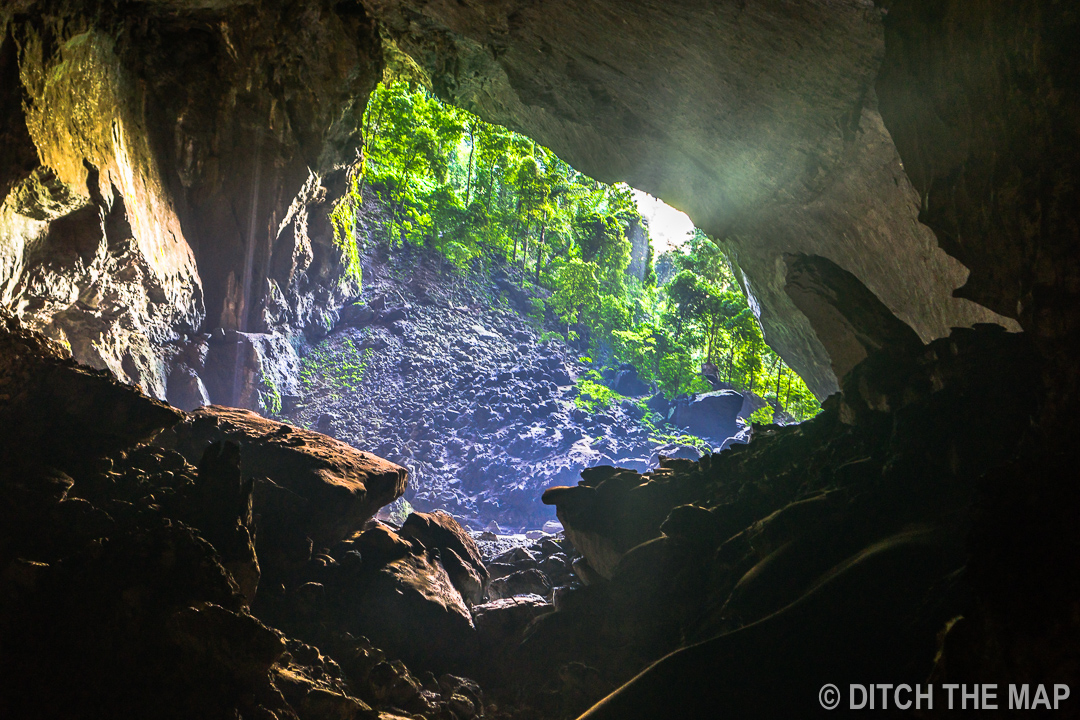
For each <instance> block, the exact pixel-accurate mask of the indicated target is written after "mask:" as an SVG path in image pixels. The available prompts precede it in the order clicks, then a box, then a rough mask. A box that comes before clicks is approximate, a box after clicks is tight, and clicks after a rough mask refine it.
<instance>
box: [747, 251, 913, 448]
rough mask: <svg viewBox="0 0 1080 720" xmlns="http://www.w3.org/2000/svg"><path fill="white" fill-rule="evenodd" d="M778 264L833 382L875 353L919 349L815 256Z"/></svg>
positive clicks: (857, 286)
mask: <svg viewBox="0 0 1080 720" xmlns="http://www.w3.org/2000/svg"><path fill="white" fill-rule="evenodd" d="M784 261H785V263H786V264H787V285H785V287H784V290H785V292H787V294H788V296H789V297H790V298H791V299H792V301H793V302H794V303H795V305H796V306H797V307H798V308H799V310H801V311H802V313H803V314H804V315H805V316H806V317H807V319H808V320H809V321H810V324H811V326H813V328H814V332H816V333H817V336H818V338H819V339H820V340H821V341H822V343H823V344H824V345H825V346H826V347H828V348H830V355H829V357H830V359H831V361H832V367H833V372H834V373H835V374H836V377H837V378H840V379H843V377H844V376H845V375H847V373H848V371H850V370H851V369H852V368H853V367H855V366H856V365H858V364H859V363H860V362H862V361H863V360H864V359H865V358H866V356H867V355H868V354H869V353H871V352H874V351H876V350H883V349H885V350H888V351H890V352H894V353H908V354H914V353H917V352H918V351H919V350H921V349H922V345H923V343H922V340H921V339H920V338H919V336H918V335H917V334H916V333H915V331H914V330H912V329H911V328H910V327H909V326H908V325H907V324H905V323H904V322H903V321H902V320H900V319H898V318H897V317H896V316H895V315H893V314H892V312H891V311H890V310H889V309H888V308H887V307H886V306H885V304H884V303H882V302H881V301H880V300H878V298H877V297H876V296H875V295H874V294H873V293H872V292H870V290H868V289H867V288H866V286H865V285H863V284H862V283H861V282H860V281H859V279H858V278H856V277H855V276H854V275H852V274H851V273H850V272H848V271H847V270H844V269H843V268H841V267H839V266H838V265H836V263H834V262H832V261H831V260H828V259H826V258H823V257H819V256H817V255H803V254H791V255H785V256H784ZM732 434H734V433H732Z"/></svg>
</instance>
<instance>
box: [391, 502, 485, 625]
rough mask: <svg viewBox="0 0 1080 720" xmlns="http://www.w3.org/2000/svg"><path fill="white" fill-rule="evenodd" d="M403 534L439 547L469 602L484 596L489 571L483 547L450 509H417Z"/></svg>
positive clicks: (408, 520) (455, 580)
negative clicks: (451, 513) (449, 511)
mask: <svg viewBox="0 0 1080 720" xmlns="http://www.w3.org/2000/svg"><path fill="white" fill-rule="evenodd" d="M399 534H400V535H401V536H402V537H405V538H412V539H415V540H417V541H419V542H420V543H421V544H422V545H423V546H424V547H426V548H428V549H429V550H438V551H439V552H440V557H441V559H442V564H443V567H444V568H445V570H446V572H447V574H448V575H449V576H450V581H451V582H452V583H453V584H454V587H455V588H457V590H458V592H460V593H461V596H462V597H463V598H464V599H465V601H466V602H467V603H468V604H469V605H474V604H476V603H480V602H482V601H483V599H484V590H485V589H486V587H487V582H488V571H487V569H486V568H485V567H484V560H483V558H482V557H481V555H480V548H478V547H477V546H476V541H475V540H473V539H472V536H470V535H469V533H467V532H465V530H464V529H463V528H462V527H461V525H459V524H458V522H457V520H455V519H454V518H453V516H451V515H450V514H449V513H446V512H443V511H442V510H436V511H435V512H431V513H422V512H414V513H411V514H410V515H409V517H407V518H405V524H404V525H402V526H401V530H400V531H399Z"/></svg>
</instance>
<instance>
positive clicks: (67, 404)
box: [0, 317, 180, 468]
mask: <svg viewBox="0 0 1080 720" xmlns="http://www.w3.org/2000/svg"><path fill="white" fill-rule="evenodd" d="M179 419H180V414H179V413H178V412H177V411H176V410H175V409H174V408H171V407H169V406H168V405H165V404H164V403H161V402H158V401H156V400H152V399H151V398H148V397H147V396H146V395H145V394H143V393H142V392H140V391H139V390H138V389H136V388H131V387H128V386H125V385H122V384H121V383H119V382H117V381H116V380H115V379H114V378H113V377H112V376H111V375H110V374H108V373H106V372H103V371H100V370H92V369H90V368H87V367H85V366H81V365H78V364H77V363H75V362H74V361H72V360H70V359H67V358H65V357H64V352H63V351H62V350H61V349H60V348H59V347H57V346H56V345H55V344H54V343H50V342H48V341H47V340H45V338H43V337H41V336H40V335H38V334H36V333H33V332H31V331H30V330H28V329H26V328H25V327H23V326H22V325H21V324H20V323H19V321H18V320H16V319H14V318H10V317H8V318H3V319H0V423H2V424H3V426H4V427H5V428H6V430H5V432H4V435H3V438H0V463H2V464H3V465H4V466H6V467H8V468H14V467H17V466H20V465H23V464H32V463H33V462H35V461H44V462H47V463H48V464H50V465H52V466H54V467H64V466H65V465H77V464H80V463H82V462H85V461H87V460H90V459H92V458H95V457H98V456H100V455H102V454H107V453H110V452H116V451H117V450H120V449H123V448H126V447H129V446H130V445H133V444H135V443H137V442H140V441H145V440H148V439H150V438H151V437H153V436H154V435H155V434H156V433H157V432H158V431H160V430H161V429H162V428H167V427H169V426H171V425H174V424H175V423H176V422H177V421H178V420H179Z"/></svg>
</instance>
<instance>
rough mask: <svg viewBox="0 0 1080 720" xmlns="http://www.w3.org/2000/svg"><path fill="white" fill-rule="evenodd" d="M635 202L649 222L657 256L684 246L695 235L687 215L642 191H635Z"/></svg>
mask: <svg viewBox="0 0 1080 720" xmlns="http://www.w3.org/2000/svg"><path fill="white" fill-rule="evenodd" d="M634 200H636V201H637V206H638V212H640V213H641V214H642V216H643V217H645V218H647V219H648V221H649V234H650V235H652V241H653V249H654V251H655V252H656V254H657V255H661V254H663V253H665V252H667V251H668V250H670V249H671V248H675V247H678V246H679V245H682V244H683V243H684V242H686V241H687V240H688V239H689V238H690V236H691V235H693V233H694V223H693V221H691V220H690V218H688V217H687V216H686V214H685V213H681V212H679V211H678V210H676V209H675V208H673V207H671V206H670V205H667V204H665V203H664V202H663V201H662V200H658V199H656V198H654V197H653V196H652V195H650V194H649V193H647V192H643V191H641V190H637V189H635V190H634Z"/></svg>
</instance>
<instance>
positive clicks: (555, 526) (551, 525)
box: [544, 520, 563, 535]
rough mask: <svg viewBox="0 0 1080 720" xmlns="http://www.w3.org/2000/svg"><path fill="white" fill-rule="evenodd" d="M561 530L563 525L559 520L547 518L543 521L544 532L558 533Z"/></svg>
mask: <svg viewBox="0 0 1080 720" xmlns="http://www.w3.org/2000/svg"><path fill="white" fill-rule="evenodd" d="M562 531H563V526H562V523H561V522H558V521H555V520H548V521H547V522H546V523H544V532H545V533H547V534H549V535H556V534H558V533H561V532H562Z"/></svg>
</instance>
